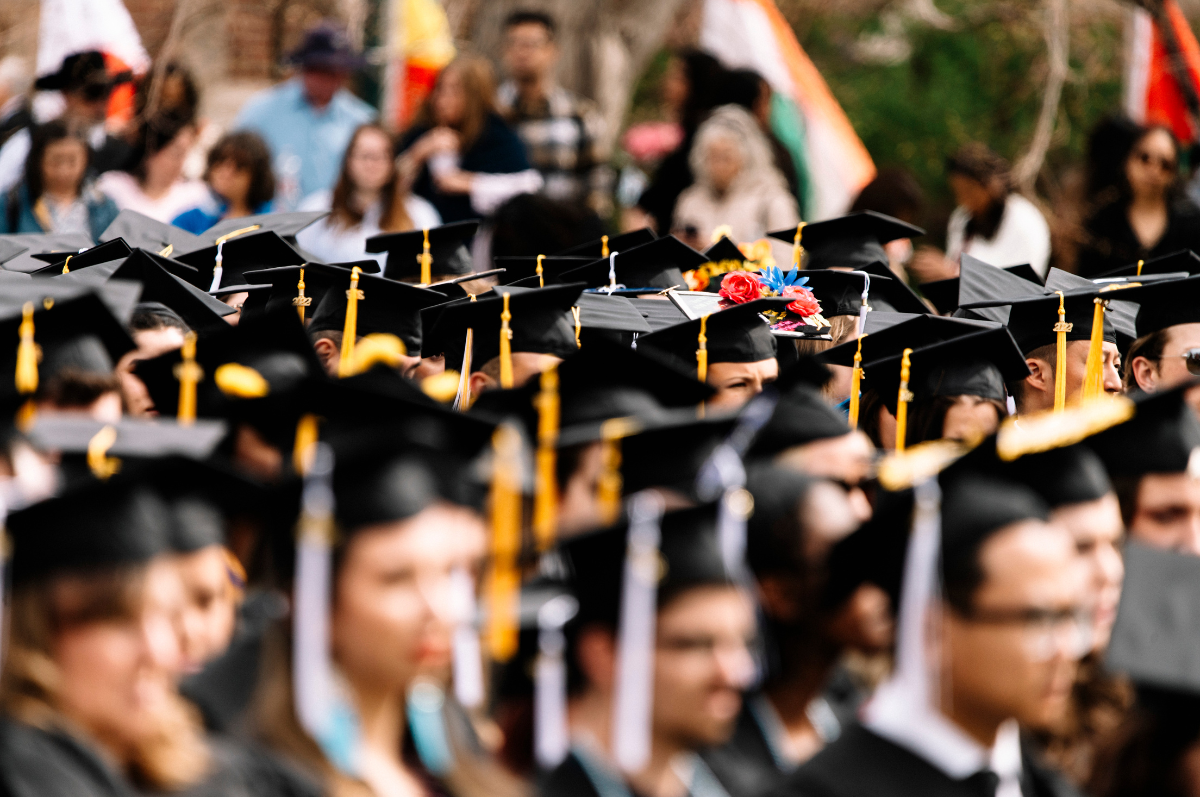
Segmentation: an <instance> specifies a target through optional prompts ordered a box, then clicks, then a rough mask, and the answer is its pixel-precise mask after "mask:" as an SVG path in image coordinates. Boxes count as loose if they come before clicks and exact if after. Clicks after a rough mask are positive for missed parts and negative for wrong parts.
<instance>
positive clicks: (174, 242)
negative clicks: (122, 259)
mask: <svg viewBox="0 0 1200 797" xmlns="http://www.w3.org/2000/svg"><path fill="white" fill-rule="evenodd" d="M116 238H121V239H123V240H124V241H125V243H127V244H128V245H129V246H130V247H132V248H134V249H148V250H149V251H151V252H163V250H165V249H167V247H170V250H169V251H167V252H166V254H167V255H175V256H179V255H184V254H187V253H188V252H194V251H196V250H197V249H203V248H204V247H205V246H206V245H207V244H206V242H205V240H204V239H203V238H201V237H200V236H198V235H193V234H192V233H190V232H188V231H187V230H184V229H181V228H179V227H176V226H175V225H174V224H167V223H166V222H162V221H159V220H158V219H152V218H150V217H149V216H146V215H144V214H141V213H138V212H137V211H136V210H122V211H121V212H120V213H118V214H117V217H116V218H115V219H113V221H112V224H109V225H108V226H107V227H105V228H104V232H102V233H100V240H101V242H108V241H111V240H114V239H116ZM88 245H89V246H90V245H91V244H90V242H89V243H88Z"/></svg>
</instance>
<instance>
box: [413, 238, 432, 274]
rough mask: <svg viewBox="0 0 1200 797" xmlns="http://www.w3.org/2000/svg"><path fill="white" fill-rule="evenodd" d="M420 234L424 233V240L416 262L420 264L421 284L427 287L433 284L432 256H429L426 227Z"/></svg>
mask: <svg viewBox="0 0 1200 797" xmlns="http://www.w3.org/2000/svg"><path fill="white" fill-rule="evenodd" d="M421 232H422V233H424V236H425V239H424V243H423V244H422V246H423V249H422V251H421V254H420V255H419V256H418V257H417V260H419V261H420V263H421V284H422V285H428V284H429V283H431V282H433V255H431V254H429V228H428V227H426V228H424V229H423V230H421Z"/></svg>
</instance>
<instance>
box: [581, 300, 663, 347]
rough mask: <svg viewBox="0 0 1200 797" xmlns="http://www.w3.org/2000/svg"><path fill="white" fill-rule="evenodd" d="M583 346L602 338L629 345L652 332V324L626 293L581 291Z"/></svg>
mask: <svg viewBox="0 0 1200 797" xmlns="http://www.w3.org/2000/svg"><path fill="white" fill-rule="evenodd" d="M575 307H577V308H579V321H578V326H579V345H580V347H583V348H586V347H587V346H590V345H592V344H593V343H595V342H598V341H602V340H603V341H611V342H613V343H618V344H621V345H624V346H625V347H627V348H628V347H629V346H630V345H631V344H632V343H633V341H634V340H636V339H637V338H638V336H639V335H646V334H649V333H650V331H651V326H650V323H649V322H648V321H647V320H646V319H645V318H644V317H643V316H642V314H641V313H639V312H638V311H637V308H636V307H634V306H633V302H632V301H630V300H629V299H626V298H625V297H624V296H609V295H607V294H603V293H588V292H586V291H585V292H583V293H581V294H579V299H578V300H577V301H576V302H575Z"/></svg>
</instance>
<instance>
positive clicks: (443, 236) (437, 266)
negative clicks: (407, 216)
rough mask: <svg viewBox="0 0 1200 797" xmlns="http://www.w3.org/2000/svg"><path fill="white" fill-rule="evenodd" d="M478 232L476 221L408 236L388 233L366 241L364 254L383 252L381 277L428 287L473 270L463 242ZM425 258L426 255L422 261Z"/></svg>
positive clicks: (432, 228) (411, 233)
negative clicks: (431, 283) (383, 263)
mask: <svg viewBox="0 0 1200 797" xmlns="http://www.w3.org/2000/svg"><path fill="white" fill-rule="evenodd" d="M478 229H479V222H477V221H460V222H456V223H454V224H443V225H442V226H441V227H430V228H428V229H421V230H409V231H408V232H389V233H384V234H383V235H376V236H374V237H371V238H368V239H367V251H368V252H387V266H386V267H385V268H384V271H383V273H384V276H386V277H387V278H388V279H394V280H405V281H409V282H418V283H421V284H428V283H430V282H433V281H435V279H437V277H439V276H441V277H445V276H447V275H451V276H457V275H460V274H470V273H471V272H472V271H474V270H475V268H474V265H473V264H472V262H471V253H470V252H469V251H467V247H466V242H467V240H468V239H470V238H471V236H473V235H474V234H475V232H476V230H478ZM425 255H428V256H429V257H428V259H426V257H425Z"/></svg>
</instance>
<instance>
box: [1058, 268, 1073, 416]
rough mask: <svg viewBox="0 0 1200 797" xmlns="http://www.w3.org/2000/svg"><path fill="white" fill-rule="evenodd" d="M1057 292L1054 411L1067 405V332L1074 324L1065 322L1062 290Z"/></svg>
mask: <svg viewBox="0 0 1200 797" xmlns="http://www.w3.org/2000/svg"><path fill="white" fill-rule="evenodd" d="M1055 293H1057V294H1058V323H1057V324H1055V325H1054V334H1055V335H1057V336H1058V340H1057V347H1056V349H1055V356H1054V411H1055V412H1062V411H1063V410H1064V409H1066V406H1067V333H1068V332H1070V331H1071V330H1072V328H1074V326H1075V325H1074V324H1068V323H1067V305H1066V298H1065V297H1064V296H1063V292H1062V291H1055Z"/></svg>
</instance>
